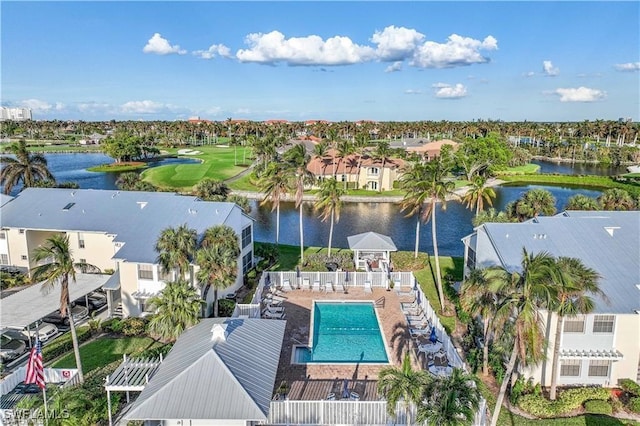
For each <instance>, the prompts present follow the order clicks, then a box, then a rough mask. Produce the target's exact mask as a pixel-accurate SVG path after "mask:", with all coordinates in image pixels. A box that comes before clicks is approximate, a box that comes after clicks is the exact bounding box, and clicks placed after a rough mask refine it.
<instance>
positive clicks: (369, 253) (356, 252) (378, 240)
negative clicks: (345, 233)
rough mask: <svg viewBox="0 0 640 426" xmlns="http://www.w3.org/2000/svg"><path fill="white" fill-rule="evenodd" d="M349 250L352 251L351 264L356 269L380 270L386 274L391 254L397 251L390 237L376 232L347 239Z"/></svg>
mask: <svg viewBox="0 0 640 426" xmlns="http://www.w3.org/2000/svg"><path fill="white" fill-rule="evenodd" d="M347 241H348V242H349V248H350V249H351V250H353V263H355V265H356V269H366V270H382V271H385V272H388V269H387V270H385V268H388V266H389V261H390V259H391V252H392V251H398V248H397V247H396V245H395V244H394V243H393V240H392V239H391V237H388V236H387V235H382V234H378V233H377V232H365V233H363V234H357V235H351V236H349V237H347Z"/></svg>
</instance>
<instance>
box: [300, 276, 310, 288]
mask: <svg viewBox="0 0 640 426" xmlns="http://www.w3.org/2000/svg"><path fill="white" fill-rule="evenodd" d="M302 289H303V290H311V283H310V282H309V278H303V279H302Z"/></svg>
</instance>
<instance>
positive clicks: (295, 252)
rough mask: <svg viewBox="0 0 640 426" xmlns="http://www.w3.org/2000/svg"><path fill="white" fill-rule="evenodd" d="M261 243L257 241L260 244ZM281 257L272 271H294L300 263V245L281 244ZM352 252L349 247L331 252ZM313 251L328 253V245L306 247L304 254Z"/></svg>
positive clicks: (334, 249) (333, 249)
mask: <svg viewBox="0 0 640 426" xmlns="http://www.w3.org/2000/svg"><path fill="white" fill-rule="evenodd" d="M260 244H261V243H256V245H260ZM279 250H280V257H279V259H278V261H277V262H276V263H275V264H274V265H273V266H272V267H271V268H269V270H270V271H293V270H295V269H296V266H297V265H298V264H299V263H300V246H291V245H286V244H280V245H279ZM345 251H346V252H349V253H350V252H351V250H349V249H344V248H335V247H334V248H332V249H331V253H332V254H333V253H342V252H345ZM313 253H327V248H326V247H305V248H304V255H305V256H307V255H309V254H313Z"/></svg>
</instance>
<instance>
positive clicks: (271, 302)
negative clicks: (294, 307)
mask: <svg viewBox="0 0 640 426" xmlns="http://www.w3.org/2000/svg"><path fill="white" fill-rule="evenodd" d="M282 302H283V301H282V300H275V299H271V298H269V297H265V298H264V299H262V303H263V304H265V305H271V306H281V305H282Z"/></svg>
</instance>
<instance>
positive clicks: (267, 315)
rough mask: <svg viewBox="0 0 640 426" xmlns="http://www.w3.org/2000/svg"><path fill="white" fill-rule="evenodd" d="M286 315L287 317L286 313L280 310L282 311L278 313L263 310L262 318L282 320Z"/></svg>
mask: <svg viewBox="0 0 640 426" xmlns="http://www.w3.org/2000/svg"><path fill="white" fill-rule="evenodd" d="M285 317H286V314H285V313H284V312H280V313H277V314H272V313H269V312H263V313H262V318H266V319H279V320H281V319H285Z"/></svg>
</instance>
